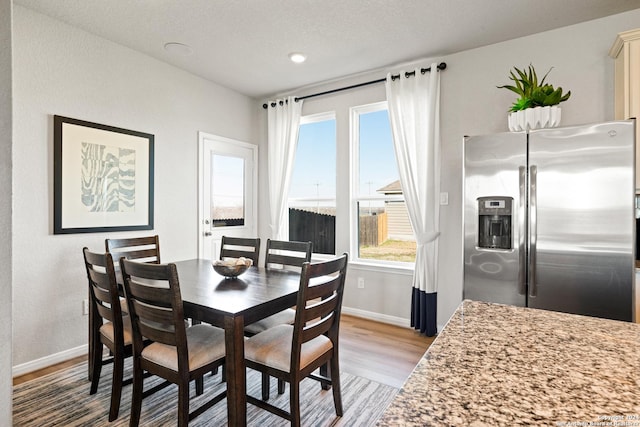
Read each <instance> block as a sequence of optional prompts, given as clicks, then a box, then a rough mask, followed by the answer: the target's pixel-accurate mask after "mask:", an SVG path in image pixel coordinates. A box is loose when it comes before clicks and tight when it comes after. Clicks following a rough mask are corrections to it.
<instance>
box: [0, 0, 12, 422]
mask: <svg viewBox="0 0 640 427" xmlns="http://www.w3.org/2000/svg"><path fill="white" fill-rule="evenodd" d="M0 46H2V49H0V301H2V302H3V307H2V310H0V342H2V343H3V344H2V346H0V347H1V348H0V384H2V387H0V420H10V419H11V402H12V401H11V395H12V391H13V389H12V386H11V384H12V383H11V346H10V345H7V344H8V343H10V342H11V329H12V325H11V311H12V310H11V304H9V303H8V302H9V301H11V141H12V138H11V136H12V135H11V122H12V120H11V119H12V114H11V55H12V46H11V0H0Z"/></svg>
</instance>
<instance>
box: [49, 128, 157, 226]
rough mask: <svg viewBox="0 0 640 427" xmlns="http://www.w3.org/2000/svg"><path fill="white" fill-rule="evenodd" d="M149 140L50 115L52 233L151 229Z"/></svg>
mask: <svg viewBox="0 0 640 427" xmlns="http://www.w3.org/2000/svg"><path fill="white" fill-rule="evenodd" d="M153 139H154V136H153V135H151V134H148V133H143V132H137V131H133V130H128V129H121V128H116V127H112V126H107V125H101V124H98V123H91V122H85V121H82V120H77V119H72V118H69V117H62V116H53V144H54V151H53V170H54V177H53V178H54V179H53V182H54V183H53V199H54V201H53V203H54V207H53V233H54V234H71V233H96V232H109V231H128V230H152V229H153Z"/></svg>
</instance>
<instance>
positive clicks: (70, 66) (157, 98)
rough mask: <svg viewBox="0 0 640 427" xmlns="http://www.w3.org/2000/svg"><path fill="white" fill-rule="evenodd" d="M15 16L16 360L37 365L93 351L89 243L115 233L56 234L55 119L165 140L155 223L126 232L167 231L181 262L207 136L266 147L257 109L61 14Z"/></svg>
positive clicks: (193, 248)
mask: <svg viewBox="0 0 640 427" xmlns="http://www.w3.org/2000/svg"><path fill="white" fill-rule="evenodd" d="M14 12H15V13H14V33H13V36H14V44H15V50H14V68H13V78H14V135H15V137H14V141H15V143H14V145H13V150H14V168H13V170H14V173H13V190H14V194H15V201H14V209H15V210H14V216H13V217H14V224H13V232H14V236H17V238H15V239H14V244H13V278H14V282H13V304H14V305H13V307H14V310H13V313H14V315H13V321H14V340H13V365H14V367H15V366H18V367H19V368H20V367H21V368H22V370H24V371H28V370H29V368H31V367H33V368H37V367H38V366H37V365H38V364H39V363H41V364H48V363H51V362H54V361H55V360H54V359H55V357H59V358H64V357H68V356H69V355H72V353H74V352H77V351H79V350H82V346H86V344H87V317H86V316H83V315H82V300H84V299H85V298H87V280H86V273H85V271H84V265H83V259H82V254H81V250H82V247H83V246H88V247H89V248H91V249H94V250H103V249H104V239H105V238H106V237H115V236H116V234H113V233H96V234H72V235H53V213H52V212H53V133H52V132H53V119H52V117H53V115H54V114H58V115H63V116H68V117H73V118H77V119H82V120H87V121H92V122H97V123H102V124H107V125H111V126H116V127H122V128H126V129H133V130H137V131H141V132H148V133H151V134H154V135H155V230H153V231H148V232H128V233H118V234H117V235H118V236H121V237H124V236H134V235H148V234H155V233H157V234H159V235H160V245H161V254H162V258H163V260H179V259H187V258H194V257H196V256H197V235H196V232H197V228H196V226H197V224H196V223H197V194H198V192H197V189H198V182H197V176H198V171H197V148H198V131H204V132H208V133H211V134H215V135H221V136H224V137H228V138H233V139H237V140H241V141H246V142H250V143H252V142H255V141H256V140H257V137H256V130H255V122H256V113H257V112H258V107H257V106H256V105H255V103H254V102H253V101H252V100H251V99H249V98H247V97H245V96H243V95H240V94H238V93H236V92H233V91H231V90H229V89H226V88H224V87H221V86H218V85H216V84H213V83H211V82H209V81H206V80H204V79H201V78H199V77H196V76H193V75H191V74H189V73H186V72H184V71H181V70H179V69H177V68H175V67H172V66H169V65H167V64H165V63H162V62H159V61H157V60H155V59H153V58H150V57H148V56H145V55H142V54H140V53H138V52H135V51H133V50H130V49H128V48H125V47H123V46H121V45H118V44H115V43H112V42H109V41H106V40H104V39H101V38H99V37H96V36H93V35H91V34H89V33H86V32H84V31H81V30H79V29H76V28H74V27H70V26H68V25H66V24H63V23H61V22H60V21H56V20H53V19H51V18H48V17H46V16H44V15H41V14H38V13H35V12H33V11H31V10H29V9H26V8H23V7H21V6H15V10H14ZM0 16H6V15H4V14H1V15H0ZM2 28H5V27H4V26H2ZM2 55H5V52H4V50H3V53H2ZM3 170H4V169H3ZM0 178H3V177H0ZM0 188H6V187H5V186H0ZM3 209H4V206H3ZM2 216H4V215H0V217H2ZM3 241H4V239H3ZM0 265H2V263H1V262H0ZM3 313H4V312H3ZM3 316H4V314H3ZM3 323H4V322H3ZM5 324H6V323H5ZM52 355H53V357H54V358H53V359H52V358H51V357H50V356H52ZM46 357H49V359H47V360H46V361H42V359H41V358H46ZM25 364H26V365H25ZM19 370H20V369H18V371H19Z"/></svg>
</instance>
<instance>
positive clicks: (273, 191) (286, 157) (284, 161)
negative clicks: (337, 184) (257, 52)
mask: <svg viewBox="0 0 640 427" xmlns="http://www.w3.org/2000/svg"><path fill="white" fill-rule="evenodd" d="M274 104H275V106H271V103H269V107H268V110H267V127H268V130H267V168H268V172H267V173H268V177H269V214H270V223H269V226H270V227H271V237H272V239H276V240H287V230H286V227H285V225H286V224H287V222H286V213H287V199H288V198H289V184H290V182H291V172H292V170H293V162H294V160H295V156H296V146H297V144H298V129H299V126H300V115H301V113H302V100H299V101H297V102H296V101H295V98H294V97H293V96H290V97H288V98H286V99H281V100H276V101H275V102H274Z"/></svg>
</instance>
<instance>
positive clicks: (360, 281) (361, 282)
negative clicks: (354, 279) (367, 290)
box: [358, 277, 364, 289]
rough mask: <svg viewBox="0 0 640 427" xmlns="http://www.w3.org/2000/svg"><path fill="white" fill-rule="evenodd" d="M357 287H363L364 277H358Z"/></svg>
mask: <svg viewBox="0 0 640 427" xmlns="http://www.w3.org/2000/svg"><path fill="white" fill-rule="evenodd" d="M358 289H364V277H358Z"/></svg>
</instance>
